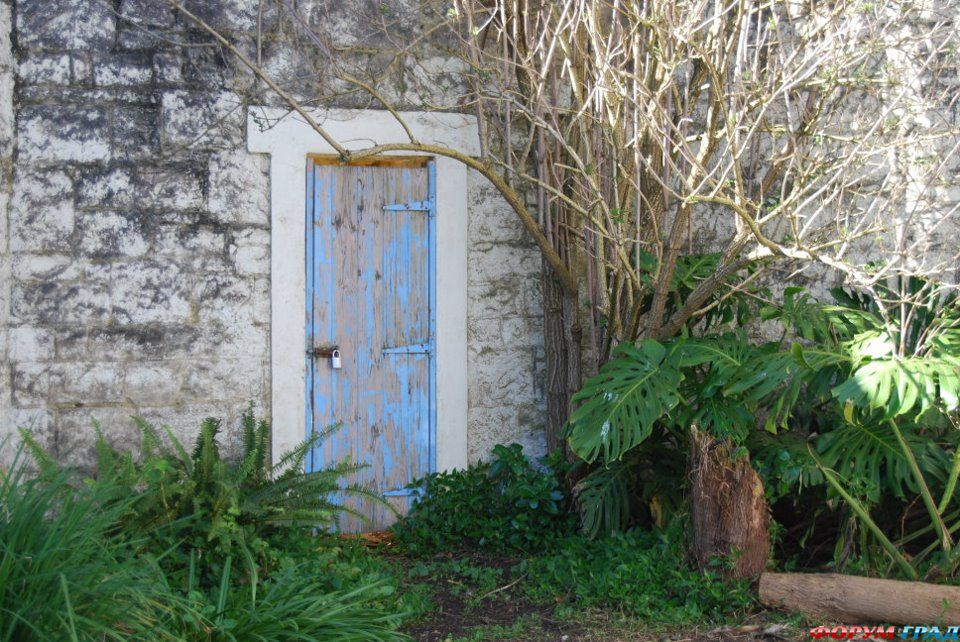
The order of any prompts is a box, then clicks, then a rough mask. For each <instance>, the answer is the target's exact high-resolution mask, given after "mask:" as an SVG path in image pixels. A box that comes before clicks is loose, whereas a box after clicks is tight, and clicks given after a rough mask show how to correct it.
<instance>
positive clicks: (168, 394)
mask: <svg viewBox="0 0 960 642" xmlns="http://www.w3.org/2000/svg"><path fill="white" fill-rule="evenodd" d="M180 370H181V367H180V364H179V363H177V362H175V361H169V360H163V361H146V362H138V363H129V362H128V363H126V364H125V365H124V372H123V395H124V400H125V402H126V403H130V404H133V405H135V406H157V405H166V404H174V403H177V402H179V401H181V400H182V398H181V395H180V394H179V392H180V388H181V386H182V376H181V374H180Z"/></svg>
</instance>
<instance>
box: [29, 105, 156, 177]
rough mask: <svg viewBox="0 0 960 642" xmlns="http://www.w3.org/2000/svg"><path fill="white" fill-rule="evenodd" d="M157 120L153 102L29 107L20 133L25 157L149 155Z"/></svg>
mask: <svg viewBox="0 0 960 642" xmlns="http://www.w3.org/2000/svg"><path fill="white" fill-rule="evenodd" d="M156 122H157V114H156V111H155V110H154V109H152V108H148V107H117V106H114V107H77V106H51V105H33V106H29V107H24V108H22V109H21V110H20V120H19V129H18V132H17V141H18V149H19V151H20V158H21V159H23V160H27V161H73V162H81V163H89V162H94V161H116V160H133V159H140V158H145V157H150V156H152V155H153V154H154V153H155V151H156V129H157V126H156Z"/></svg>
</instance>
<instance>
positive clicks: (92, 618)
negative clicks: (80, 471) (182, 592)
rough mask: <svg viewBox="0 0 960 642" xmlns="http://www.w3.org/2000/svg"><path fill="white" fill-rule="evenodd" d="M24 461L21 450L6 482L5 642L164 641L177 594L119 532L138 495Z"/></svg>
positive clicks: (2, 494) (0, 627) (1, 537)
mask: <svg viewBox="0 0 960 642" xmlns="http://www.w3.org/2000/svg"><path fill="white" fill-rule="evenodd" d="M24 463H25V462H24V458H23V453H22V450H21V451H20V452H19V453H18V455H17V457H16V458H15V461H14V463H13V465H12V466H11V468H10V469H9V470H8V471H6V472H4V473H2V478H0V507H2V508H0V640H3V641H7V640H10V641H20V640H87V639H89V640H92V639H112V640H127V639H131V638H135V637H139V636H141V635H146V634H148V633H150V632H155V633H156V636H155V638H154V639H163V638H164V637H165V636H164V635H163V634H162V628H163V620H164V619H165V618H166V615H167V613H168V609H170V608H172V607H174V605H175V603H176V599H173V598H174V596H171V595H164V594H158V589H157V588H156V587H158V586H161V587H162V584H163V583H162V578H161V577H160V576H159V572H158V569H157V567H156V565H154V564H152V563H151V562H150V560H147V559H143V558H139V557H137V556H136V555H135V554H134V553H135V550H136V547H137V545H138V543H137V542H135V541H132V540H131V539H130V538H129V537H127V535H126V534H125V533H124V532H122V531H119V530H118V529H117V528H116V527H117V524H118V521H119V518H120V515H121V514H122V513H123V512H124V511H125V510H126V509H127V508H128V506H129V503H130V498H126V499H123V500H118V499H117V496H116V488H115V486H113V484H111V483H108V482H104V483H98V484H91V485H76V484H75V482H76V479H75V478H74V477H73V475H71V474H70V473H69V472H67V471H60V470H58V471H52V472H48V473H46V474H43V475H40V476H37V477H30V476H28V475H27V468H26V467H25V465H24ZM161 591H162V589H161Z"/></svg>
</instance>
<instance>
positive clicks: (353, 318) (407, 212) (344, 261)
mask: <svg viewBox="0 0 960 642" xmlns="http://www.w3.org/2000/svg"><path fill="white" fill-rule="evenodd" d="M410 164H412V163H408V164H407V165H410ZM418 164H420V165H421V166H403V165H401V166H396V165H397V163H396V161H393V162H392V163H391V165H392V166H378V165H364V166H343V165H335V164H323V163H322V162H320V161H318V160H314V159H308V161H307V238H306V242H307V290H308V291H307V341H308V344H309V345H308V346H307V348H308V355H307V387H308V389H307V399H308V402H307V403H308V408H307V426H308V430H324V429H325V428H326V427H327V426H329V425H331V424H333V423H335V422H342V424H343V425H342V427H341V428H340V430H338V431H337V432H336V433H334V435H333V436H332V437H330V438H329V439H328V440H327V441H326V442H325V443H324V444H323V445H321V446H320V447H319V448H317V449H315V451H314V452H313V453H312V454H311V457H310V461H309V462H308V465H309V466H310V468H311V469H314V470H315V469H319V468H322V467H323V466H326V465H329V464H331V463H334V462H337V461H340V460H342V459H344V458H350V460H351V461H353V462H358V463H364V464H367V465H368V467H367V468H366V469H364V470H363V471H361V472H360V473H359V474H358V475H357V477H356V479H350V480H347V481H348V482H350V483H353V482H356V483H360V484H362V485H364V486H366V487H369V488H371V489H373V490H376V491H378V492H380V493H385V494H386V495H387V496H388V501H389V502H390V504H391V505H392V506H393V507H394V508H396V509H397V510H399V511H400V512H404V511H405V510H406V509H407V507H408V502H409V500H410V495H409V492H407V491H404V487H405V486H406V485H407V484H408V483H409V482H410V481H412V480H413V479H416V478H417V477H420V476H422V475H424V474H426V473H427V472H429V471H431V470H433V467H434V464H433V462H434V460H435V453H434V442H435V439H434V420H433V417H434V387H435V382H434V359H435V351H434V346H435V314H434V305H433V302H434V301H435V292H434V283H435V278H434V274H433V260H432V246H433V239H434V234H435V232H434V224H435V222H434V219H433V216H434V211H433V203H434V202H435V199H434V192H435V187H434V173H433V166H432V163H431V164H427V165H426V166H424V165H423V163H422V161H421V162H418ZM332 347H337V348H338V349H339V350H340V355H341V359H342V367H341V368H340V369H334V368H333V367H332V365H331V360H330V358H329V357H327V356H316V355H315V354H311V353H313V352H314V351H315V350H316V349H318V348H320V349H321V352H322V351H323V350H322V349H324V348H328V349H329V348H332ZM346 501H347V504H348V505H349V506H351V507H352V508H354V509H356V510H358V511H359V512H360V513H361V514H363V515H365V516H366V517H367V518H368V520H369V521H368V522H361V521H359V520H353V519H347V520H342V521H341V524H340V528H341V530H342V531H358V530H376V529H381V528H385V527H386V526H388V525H389V524H390V523H392V522H393V521H394V519H395V518H394V516H393V514H392V513H391V512H390V511H389V510H388V509H386V508H385V507H383V506H380V505H378V504H377V503H376V502H371V501H369V500H362V501H356V500H350V499H347V500H346Z"/></svg>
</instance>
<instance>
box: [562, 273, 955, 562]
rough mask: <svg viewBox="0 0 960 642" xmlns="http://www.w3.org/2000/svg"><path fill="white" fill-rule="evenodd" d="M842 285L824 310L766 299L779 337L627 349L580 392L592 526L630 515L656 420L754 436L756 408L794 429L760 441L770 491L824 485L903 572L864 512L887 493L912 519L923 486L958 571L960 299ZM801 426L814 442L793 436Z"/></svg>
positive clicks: (936, 288) (773, 424)
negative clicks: (954, 518)
mask: <svg viewBox="0 0 960 642" xmlns="http://www.w3.org/2000/svg"><path fill="white" fill-rule="evenodd" d="M834 295H835V297H836V298H837V301H838V304H837V305H823V304H820V303H817V302H816V301H814V300H813V299H812V298H811V297H810V296H809V295H807V294H806V293H804V292H802V291H801V290H799V289H796V288H788V289H787V290H786V292H785V294H784V301H783V305H782V306H779V307H774V306H767V307H765V308H762V309H761V311H760V314H761V317H762V318H763V319H765V320H767V321H776V322H779V323H781V324H782V325H783V328H784V331H783V338H782V339H781V340H778V341H771V342H767V343H763V344H755V343H753V342H751V341H749V340H748V339H747V337H746V336H745V335H743V334H742V333H739V332H735V333H730V332H728V333H719V334H708V335H705V336H700V337H689V336H683V337H678V338H674V339H671V340H668V341H666V342H664V343H662V344H659V343H655V342H652V341H645V342H642V343H641V344H640V345H638V346H626V347H619V348H618V349H617V351H616V355H617V358H616V359H614V360H612V361H611V362H610V363H608V364H606V365H605V366H604V367H603V368H601V370H600V372H599V374H598V375H597V376H595V377H593V378H591V379H590V380H588V381H587V383H586V384H585V386H584V389H583V390H582V391H581V392H580V393H579V394H578V395H577V396H576V397H575V402H576V403H579V404H580V406H579V407H577V408H576V409H575V410H574V412H573V413H572V415H571V419H570V422H569V425H568V435H569V439H570V445H571V447H572V449H573V450H574V452H576V453H577V454H578V455H579V456H580V457H582V458H583V459H584V460H585V461H587V462H591V463H593V462H595V463H597V464H599V466H595V467H594V469H593V470H592V471H591V472H590V473H589V474H588V476H587V477H586V478H585V479H584V480H583V481H582V482H581V484H580V488H581V492H580V493H579V494H578V500H579V504H580V509H581V514H582V516H583V525H584V528H585V530H586V531H587V532H588V533H590V534H592V535H597V534H599V533H602V532H605V531H606V530H609V529H611V528H613V529H617V528H620V529H622V528H624V527H625V526H626V525H627V524H629V523H630V521H631V520H632V519H633V517H634V515H633V510H634V504H635V503H636V502H631V501H630V497H631V491H633V492H635V489H636V484H637V480H638V477H637V476H636V475H633V474H631V472H630V471H632V470H636V469H637V466H636V464H635V463H634V462H635V460H636V459H637V457H636V454H637V453H640V452H642V451H643V450H644V449H646V448H647V447H648V444H647V443H646V442H647V440H649V439H650V436H651V435H653V434H655V432H656V430H657V427H658V426H659V427H661V430H662V431H663V432H667V433H675V434H680V433H685V432H686V430H687V427H688V426H690V425H697V426H698V427H699V428H700V429H701V430H705V431H708V432H710V433H711V434H713V435H714V436H715V437H717V438H719V439H728V440H730V441H732V442H734V443H736V444H746V443H752V444H757V443H759V442H762V441H763V440H758V439H757V438H756V437H755V436H753V434H754V430H755V428H757V427H759V426H758V425H756V424H757V423H758V422H756V421H755V420H754V417H761V418H763V427H764V428H765V429H766V430H767V431H768V432H769V433H771V434H774V435H775V434H777V433H778V432H785V435H784V436H783V437H782V438H780V439H779V440H776V439H775V440H773V441H774V442H777V441H779V442H780V445H779V446H778V445H776V443H774V444H773V445H771V444H770V443H767V444H764V445H762V447H761V449H760V450H758V451H757V455H758V457H757V458H756V461H757V464H758V466H759V467H760V468H761V470H764V471H766V472H767V474H768V475H772V474H774V473H776V475H774V477H773V478H772V479H771V480H770V481H771V482H772V483H773V485H774V486H775V489H776V490H775V492H774V493H773V495H771V497H773V498H776V497H783V496H785V495H787V494H788V492H789V486H790V484H801V485H802V484H807V485H810V484H825V485H826V486H827V489H828V497H830V498H837V497H839V498H840V499H841V500H842V501H843V502H844V503H846V504H847V505H849V506H850V508H851V510H853V512H854V514H855V515H856V516H857V517H858V519H860V520H862V521H863V523H864V526H865V527H866V528H867V531H869V533H871V535H872V536H873V537H876V538H877V540H878V541H879V542H880V544H882V546H883V549H884V550H885V551H886V552H887V553H888V554H890V555H891V556H892V557H893V558H894V559H895V561H896V562H897V563H898V564H899V565H900V567H901V569H904V570H906V569H908V568H909V567H908V565H907V564H906V562H905V558H904V557H903V555H901V554H900V553H899V552H898V551H897V548H896V547H895V546H894V545H893V544H892V543H891V542H890V541H889V539H888V538H887V536H886V535H885V534H884V533H883V531H882V529H881V528H879V527H878V526H877V524H876V523H875V522H874V521H873V520H872V518H871V517H870V510H871V506H878V507H879V506H880V505H881V504H884V505H885V506H886V505H889V504H890V501H889V500H890V498H891V497H892V498H894V499H896V501H898V502H900V513H901V515H900V516H898V517H894V519H896V520H897V522H902V523H905V524H913V523H915V521H916V519H915V514H912V515H911V514H909V510H910V504H911V503H912V501H913V497H917V496H918V497H919V498H920V499H921V500H922V502H921V505H922V506H923V507H924V508H925V509H926V513H927V517H928V520H929V521H928V522H927V523H926V524H920V525H919V528H920V531H921V532H924V533H926V534H927V537H929V536H930V535H933V536H936V537H937V538H938V539H939V542H940V544H939V546H940V548H941V549H942V551H943V553H944V554H946V555H947V558H946V560H945V561H944V562H943V564H945V565H946V566H945V567H944V566H943V564H941V571H942V570H943V568H947V569H949V572H951V573H952V572H953V570H955V569H956V568H957V567H958V566H960V553H953V552H952V551H954V550H955V549H954V546H953V542H952V537H951V535H950V534H949V528H950V527H948V525H947V524H946V523H945V522H944V515H945V514H946V511H947V509H948V508H949V507H950V506H951V505H952V504H953V502H954V490H955V487H956V483H957V477H958V474H960V457H958V456H957V455H956V452H957V450H956V444H955V442H956V441H957V440H956V439H954V438H953V437H952V436H951V434H952V431H950V430H949V429H948V426H950V425H951V423H952V424H953V425H960V421H958V417H957V409H958V404H960V306H958V299H957V295H956V293H954V292H953V291H951V290H949V289H948V288H945V287H943V286H941V285H939V284H935V283H931V282H926V281H922V280H920V279H916V278H913V279H902V280H899V281H896V282H892V283H890V284H884V285H882V286H880V287H878V288H876V289H875V290H874V292H873V293H872V295H870V296H865V295H862V294H855V293H850V292H846V291H842V290H836V291H835V292H834ZM788 336H789V337H792V338H793V341H792V343H789V344H787V345H784V343H785V341H784V339H785V338H786V337H788ZM796 430H799V431H800V432H801V433H802V435H808V436H809V438H808V439H804V438H801V439H800V440H799V441H792V436H790V435H791V433H792V432H793V431H796ZM802 435H801V436H802ZM767 441H768V442H769V441H771V440H767ZM808 441H809V442H810V443H808ZM680 445H681V446H682V444H680ZM808 447H809V450H808ZM771 457H773V458H771ZM621 462H622V463H621ZM779 475H784V476H786V477H781V476H779ZM785 479H788V480H789V482H788V483H786V484H785V483H784V482H785ZM678 481H679V480H678ZM885 510H886V509H885ZM907 517H911V519H909V520H908V519H907ZM957 527H958V528H960V524H958V525H957ZM928 553H929V550H928V549H923V550H922V551H920V553H918V556H919V557H921V558H922V557H924V556H925V555H927V554H928ZM914 559H915V560H916V559H917V557H915V558H914ZM907 574H908V575H910V574H911V573H907Z"/></svg>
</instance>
